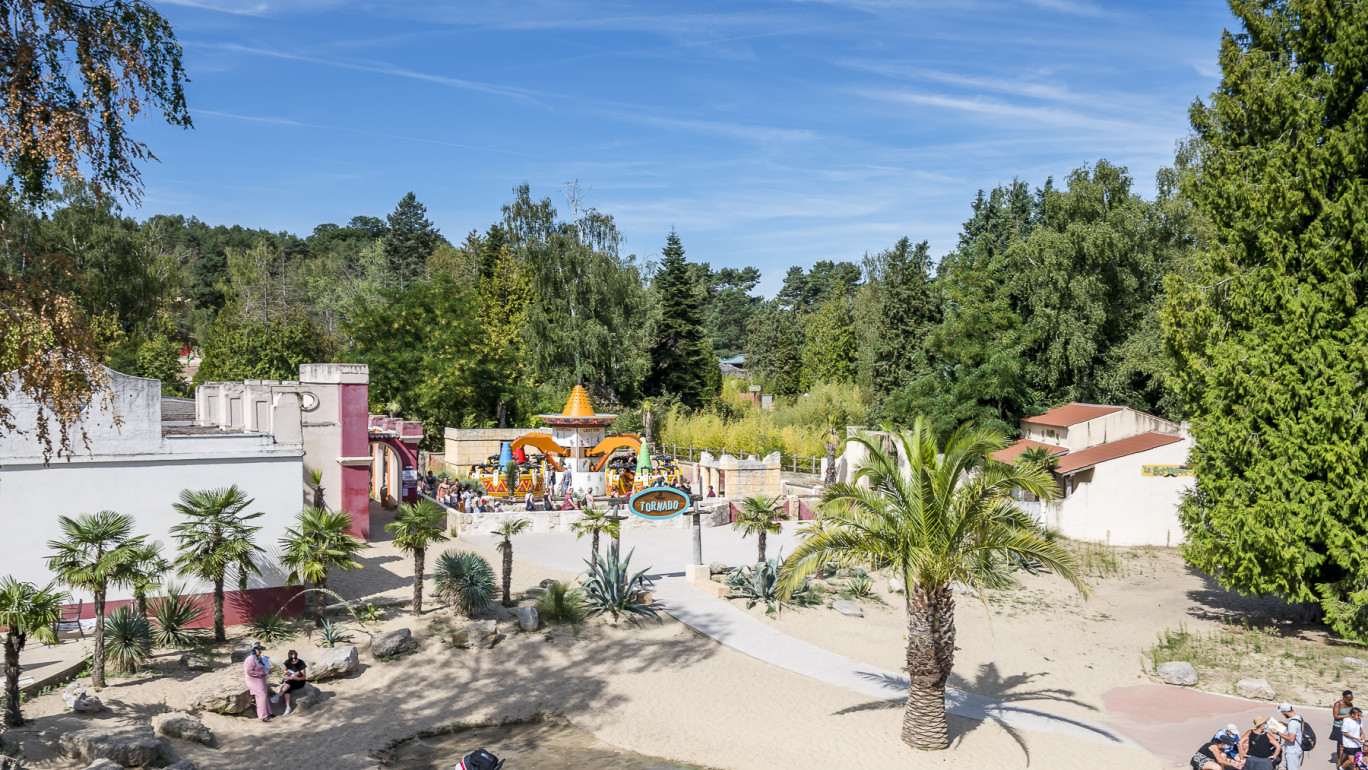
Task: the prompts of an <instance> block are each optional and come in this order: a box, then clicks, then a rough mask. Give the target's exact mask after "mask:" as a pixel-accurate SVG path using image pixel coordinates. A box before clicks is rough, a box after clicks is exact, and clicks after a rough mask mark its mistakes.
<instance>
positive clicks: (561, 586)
mask: <svg viewBox="0 0 1368 770" xmlns="http://www.w3.org/2000/svg"><path fill="white" fill-rule="evenodd" d="M537 614H538V615H540V616H541V617H542V618H544V619H545V620H548V621H560V622H562V623H569V624H571V625H575V626H577V625H579V624H580V623H581V622H583V621H584V619H585V618H586V617H588V615H589V610H588V608H586V607H585V606H584V594H583V592H581V591H579V590H578V589H576V588H574V587H573V586H570V585H568V584H566V583H562V582H560V581H559V580H552V581H551V582H549V583H547V584H546V590H545V592H544V593H542V595H541V597H540V598H538V599H537Z"/></svg>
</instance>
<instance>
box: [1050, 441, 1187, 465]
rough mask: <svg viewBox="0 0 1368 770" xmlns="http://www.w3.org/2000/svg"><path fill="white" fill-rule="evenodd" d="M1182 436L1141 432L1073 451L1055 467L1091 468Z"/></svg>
mask: <svg viewBox="0 0 1368 770" xmlns="http://www.w3.org/2000/svg"><path fill="white" fill-rule="evenodd" d="M1182 440H1183V437H1182V436H1175V435H1173V434H1172V433H1153V432H1151V433H1141V434H1140V435H1138V436H1131V437H1130V438H1123V439H1121V440H1120V441H1109V442H1107V443H1105V444H1098V445H1097V446H1095V447H1088V448H1087V449H1084V450H1081V451H1078V452H1072V453H1070V454H1068V455H1066V456H1065V457H1064V458H1063V459H1061V460H1060V461H1059V465H1058V466H1057V467H1056V468H1055V471H1056V472H1058V473H1072V472H1074V471H1078V470H1083V469H1084V468H1091V467H1092V466H1094V465H1097V464H1098V463H1103V462H1106V461H1108V460H1115V459H1116V458H1118V457H1125V456H1126V455H1133V454H1136V453H1138V452H1144V451H1147V450H1150V449H1156V448H1158V447H1161V446H1168V445H1169V444H1174V443H1177V442H1179V441H1182Z"/></svg>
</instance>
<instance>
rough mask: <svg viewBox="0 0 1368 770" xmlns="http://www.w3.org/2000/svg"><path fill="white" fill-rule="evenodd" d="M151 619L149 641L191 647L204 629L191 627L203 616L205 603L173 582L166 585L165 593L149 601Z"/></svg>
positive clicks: (164, 645)
mask: <svg viewBox="0 0 1368 770" xmlns="http://www.w3.org/2000/svg"><path fill="white" fill-rule="evenodd" d="M148 607H149V609H150V610H151V615H152V622H153V623H154V624H155V628H153V630H152V641H154V642H156V643H157V646H159V647H193V646H195V645H196V644H199V642H200V639H201V637H203V635H204V629H201V628H191V626H193V625H194V624H196V623H198V622H200V621H201V620H202V619H203V618H204V607H202V606H200V603H199V602H197V601H195V600H194V599H193V598H191V597H188V596H186V595H185V589H184V588H182V587H181V586H178V585H176V584H174V583H168V584H167V586H166V596H162V597H159V598H156V599H153V600H152V601H151V602H150V603H149V605H148Z"/></svg>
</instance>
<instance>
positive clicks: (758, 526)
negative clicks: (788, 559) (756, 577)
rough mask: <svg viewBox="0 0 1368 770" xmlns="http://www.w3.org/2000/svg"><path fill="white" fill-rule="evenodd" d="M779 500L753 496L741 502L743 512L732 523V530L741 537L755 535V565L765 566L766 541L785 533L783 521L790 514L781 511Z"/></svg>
mask: <svg viewBox="0 0 1368 770" xmlns="http://www.w3.org/2000/svg"><path fill="white" fill-rule="evenodd" d="M778 506H779V498H777V497H765V496H764V495H752V496H750V497H747V498H746V499H744V500H742V501H741V511H740V513H739V514H738V515H737V517H736V521H733V522H732V525H731V527H732V529H734V530H736V531H737V532H740V533H741V537H743V538H745V537H750V536H751V535H755V545H756V556H755V563H756V564H763V563H764V561H765V540H766V538H767V536H769V535H777V534H779V533H780V532H783V531H784V525H783V524H782V523H781V521H780V520H781V519H787V518H788V512H787V511H783V510H779V508H778Z"/></svg>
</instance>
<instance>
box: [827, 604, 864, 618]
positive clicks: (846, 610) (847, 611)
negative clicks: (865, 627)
mask: <svg viewBox="0 0 1368 770" xmlns="http://www.w3.org/2000/svg"><path fill="white" fill-rule="evenodd" d="M831 608H832V609H833V610H836V611H837V612H839V613H841V614H842V615H848V616H850V617H852V618H862V617H864V610H861V609H860V605H858V604H856V603H855V602H852V601H849V600H846V599H838V600H836V601H834V602H832V603H831Z"/></svg>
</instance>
